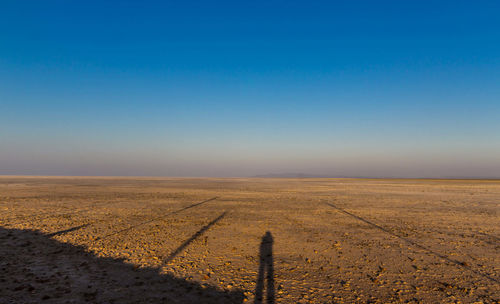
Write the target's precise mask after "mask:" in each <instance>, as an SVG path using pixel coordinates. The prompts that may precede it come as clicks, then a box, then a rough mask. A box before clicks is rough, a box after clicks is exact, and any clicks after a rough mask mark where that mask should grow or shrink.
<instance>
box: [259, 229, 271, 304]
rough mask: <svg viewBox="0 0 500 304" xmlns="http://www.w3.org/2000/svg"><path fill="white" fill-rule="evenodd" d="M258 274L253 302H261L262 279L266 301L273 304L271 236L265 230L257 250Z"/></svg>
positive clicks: (262, 291) (262, 292)
mask: <svg viewBox="0 0 500 304" xmlns="http://www.w3.org/2000/svg"><path fill="white" fill-rule="evenodd" d="M259 258H260V260H259V274H258V275H257V286H256V288H255V300H254V303H255V304H260V303H263V300H264V281H265V283H266V302H265V303H268V304H273V303H274V302H275V299H274V260H273V236H272V235H271V232H269V231H267V232H266V234H265V235H264V236H263V237H262V241H261V243H260V250H259Z"/></svg>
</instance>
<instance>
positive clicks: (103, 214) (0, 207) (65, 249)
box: [0, 177, 500, 303]
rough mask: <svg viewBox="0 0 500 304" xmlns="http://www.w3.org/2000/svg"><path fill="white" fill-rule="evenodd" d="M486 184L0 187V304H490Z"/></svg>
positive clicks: (53, 183)
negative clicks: (86, 303)
mask: <svg viewBox="0 0 500 304" xmlns="http://www.w3.org/2000/svg"><path fill="white" fill-rule="evenodd" d="M499 203H500V181H466V180H463V181H462V180H455V181H451V180H368V179H160V178H140V179H137V178H136V179H133V178H53V177H52V178H40V177H37V178H35V177H31V178H29V177H1V178H0V303H85V302H88V303H245V302H247V303H250V302H251V303H498V301H499V299H500V283H499V282H500V272H499V271H500V254H499V253H500V225H499V224H500V220H499V219H500V217H499V214H498V212H499V210H500V205H499Z"/></svg>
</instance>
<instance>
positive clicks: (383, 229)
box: [325, 203, 500, 284]
mask: <svg viewBox="0 0 500 304" xmlns="http://www.w3.org/2000/svg"><path fill="white" fill-rule="evenodd" d="M325 204H326V205H328V206H330V207H332V208H334V209H336V210H337V211H340V212H342V213H344V214H347V215H348V216H350V217H353V218H355V219H357V220H360V221H362V222H364V223H366V224H368V225H370V226H372V227H375V228H377V229H379V230H381V231H383V232H385V233H387V234H390V235H392V236H394V237H396V238H398V239H400V240H402V241H405V242H407V243H408V244H410V245H413V246H415V247H417V248H419V249H422V250H424V251H426V252H427V253H428V254H431V255H434V256H436V257H439V258H441V259H443V260H446V261H448V262H450V263H452V264H455V265H457V266H459V267H461V268H464V269H466V270H469V271H470V272H472V273H474V274H476V275H478V276H482V277H483V278H486V279H488V280H490V281H492V282H495V283H497V284H498V283H500V281H499V280H497V279H496V278H493V277H491V276H489V275H487V274H484V273H482V272H479V271H477V270H475V269H472V268H471V267H469V266H468V265H467V264H466V263H464V262H460V261H457V260H454V259H451V258H450V257H448V256H446V255H444V254H442V253H439V252H436V251H434V250H432V249H430V248H428V247H426V246H423V245H421V244H419V243H417V242H415V241H412V240H410V239H408V238H406V237H404V236H401V235H398V234H396V233H394V232H392V231H390V230H388V229H386V228H384V227H382V226H380V225H377V224H375V223H373V222H371V221H369V220H367V219H365V218H362V217H360V216H358V215H356V214H353V213H351V212H349V211H346V210H344V209H342V208H340V207H337V206H335V205H334V204H332V203H325Z"/></svg>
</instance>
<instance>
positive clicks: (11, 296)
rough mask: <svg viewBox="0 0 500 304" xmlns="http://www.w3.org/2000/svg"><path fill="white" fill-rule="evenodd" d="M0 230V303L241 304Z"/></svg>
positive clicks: (224, 293)
mask: <svg viewBox="0 0 500 304" xmlns="http://www.w3.org/2000/svg"><path fill="white" fill-rule="evenodd" d="M160 270H161V269H160V268H152V267H144V268H138V267H137V266H134V265H132V264H128V263H125V262H124V260H123V259H115V258H109V257H99V256H97V255H95V254H93V253H92V252H89V251H87V250H86V249H85V247H83V246H76V245H73V244H70V243H62V242H59V241H57V240H55V239H53V238H51V237H50V236H49V235H47V234H43V233H41V232H39V231H35V230H20V229H8V228H5V227H1V226H0V303H242V302H243V299H244V295H243V293H242V291H241V290H230V291H228V290H221V289H218V288H215V287H213V286H210V285H208V284H200V283H197V282H195V281H188V280H185V279H182V278H178V277H174V276H172V275H169V274H162V273H160Z"/></svg>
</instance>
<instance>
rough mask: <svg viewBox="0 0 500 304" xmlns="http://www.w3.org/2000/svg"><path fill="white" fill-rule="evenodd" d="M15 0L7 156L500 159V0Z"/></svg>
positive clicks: (390, 165) (11, 167)
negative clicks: (322, 0)
mask: <svg viewBox="0 0 500 304" xmlns="http://www.w3.org/2000/svg"><path fill="white" fill-rule="evenodd" d="M310 2H311V1H307V2H306V1H252V2H248V3H241V1H227V2H217V1H211V2H208V1H203V2H202V1H192V2H189V1H176V2H170V3H168V2H163V1H158V2H152V1H149V2H148V1H141V2H139V1H136V2H133V1H106V3H101V1H81V2H76V1H32V2H30V1H24V2H19V1H9V2H7V1H3V2H1V3H0V174H36V175H155V176H156V175H160V176H252V175H256V174H266V173H276V172H278V173H279V172H303V173H309V174H321V175H331V176H369V177H465V176H470V177H500V85H499V84H500V19H499V18H498V16H499V15H500V3H499V2H498V1H474V2H472V1H344V2H335V1H325V2H320V1H317V2H314V3H310Z"/></svg>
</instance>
